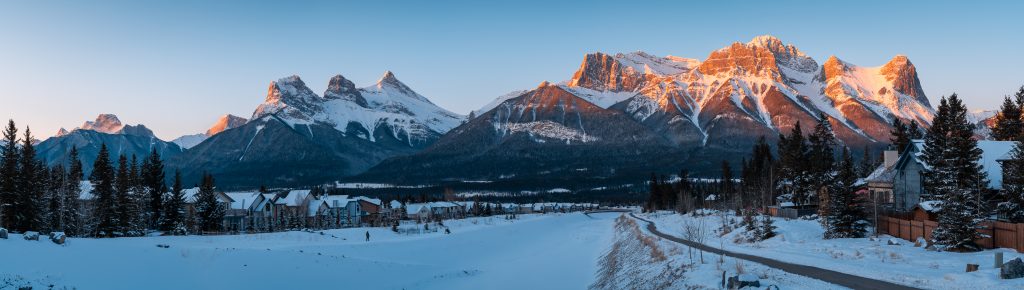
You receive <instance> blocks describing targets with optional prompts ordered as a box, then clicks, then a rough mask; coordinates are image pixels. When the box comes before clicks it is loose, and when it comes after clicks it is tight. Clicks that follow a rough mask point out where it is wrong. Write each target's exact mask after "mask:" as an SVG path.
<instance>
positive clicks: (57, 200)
mask: <svg viewBox="0 0 1024 290" xmlns="http://www.w3.org/2000/svg"><path fill="white" fill-rule="evenodd" d="M49 176H50V178H49V179H48V181H49V182H48V184H47V191H46V217H47V219H46V223H47V229H48V230H50V231H55V232H63V231H64V223H65V220H66V219H67V218H66V217H65V216H64V214H65V213H66V211H65V210H64V201H65V198H64V195H65V194H66V193H67V192H66V191H65V188H66V185H67V181H66V180H65V179H66V178H67V173H66V172H64V166H61V165H57V166H54V167H53V168H52V169H50V174H49Z"/></svg>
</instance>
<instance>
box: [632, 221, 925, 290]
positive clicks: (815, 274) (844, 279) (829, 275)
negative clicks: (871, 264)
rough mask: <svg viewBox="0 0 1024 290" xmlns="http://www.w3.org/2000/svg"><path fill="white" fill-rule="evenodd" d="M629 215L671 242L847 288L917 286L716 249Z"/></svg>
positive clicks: (907, 287) (906, 287)
mask: <svg viewBox="0 0 1024 290" xmlns="http://www.w3.org/2000/svg"><path fill="white" fill-rule="evenodd" d="M629 215H630V216H632V217H633V218H635V219H638V220H641V221H644V222H647V230H648V231H650V232H651V233H653V234H654V235H657V236H659V237H662V238H664V239H667V240H670V241H673V242H677V243H680V244H684V245H687V246H690V247H694V248H698V249H701V250H704V251H705V252H710V253H715V254H720V255H725V256H729V257H733V258H737V259H743V260H747V261H751V262H754V263H759V264H762V265H765V266H768V267H772V268H775V269H779V270H782V271H786V272H789V273H793V274H796V275H800V276H805V277H809V278H813V279H818V280H821V281H825V282H828V283H832V284H836V285H839V286H843V287H849V288H852V289H918V288H913V287H909V286H904V285H900V284H893V283H890V282H886V281H881V280H875V279H869V278H864V277H861V276H854V275H850V274H846V273H841V272H836V271H832V270H826V269H822V268H818V267H812V266H807V265H799V264H792V263H786V262H782V261H779V260H774V259H769V258H765V257H761V256H754V255H749V254H741V253H736V252H730V251H726V250H722V249H718V248H714V247H709V246H707V245H703V244H698V243H696V242H692V241H689V240H685V239H682V238H679V237H676V236H673V235H669V234H666V233H662V232H660V231H658V227H657V226H655V225H654V222H651V221H649V220H647V219H644V218H641V217H638V216H636V215H634V214H633V213H630V214H629Z"/></svg>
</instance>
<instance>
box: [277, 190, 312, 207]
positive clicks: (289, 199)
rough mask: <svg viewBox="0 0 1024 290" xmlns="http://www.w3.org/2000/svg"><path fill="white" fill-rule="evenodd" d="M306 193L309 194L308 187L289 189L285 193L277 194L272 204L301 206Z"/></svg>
mask: <svg viewBox="0 0 1024 290" xmlns="http://www.w3.org/2000/svg"><path fill="white" fill-rule="evenodd" d="M307 195H309V190H308V189H302V190H292V191H289V192H288V193H287V195H284V196H279V197H278V198H277V200H276V201H274V204H276V205H284V206H301V205H302V200H304V199H306V196H307Z"/></svg>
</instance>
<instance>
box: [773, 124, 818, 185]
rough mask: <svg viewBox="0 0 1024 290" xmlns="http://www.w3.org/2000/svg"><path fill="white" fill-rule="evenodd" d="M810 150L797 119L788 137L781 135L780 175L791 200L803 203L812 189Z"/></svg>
mask: <svg viewBox="0 0 1024 290" xmlns="http://www.w3.org/2000/svg"><path fill="white" fill-rule="evenodd" d="M808 158H809V151H808V145H807V141H806V140H805V139H804V135H803V131H802V130H801V128H800V122H799V121H797V122H796V125H794V126H793V130H792V132H791V133H790V135H789V136H788V137H787V136H785V135H782V134H780V135H779V176H780V178H781V179H782V181H783V182H782V184H783V186H784V187H785V188H784V190H785V192H787V194H788V195H789V200H790V201H792V202H793V203H796V204H802V202H803V201H804V197H805V195H806V194H807V192H808V191H810V190H811V189H810V188H811V187H812V186H811V183H810V177H809V171H808V170H809V166H808V162H807V160H808Z"/></svg>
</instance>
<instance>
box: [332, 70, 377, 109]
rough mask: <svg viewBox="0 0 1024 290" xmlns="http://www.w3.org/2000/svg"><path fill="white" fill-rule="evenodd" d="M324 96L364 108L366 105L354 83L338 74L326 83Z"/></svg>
mask: <svg viewBox="0 0 1024 290" xmlns="http://www.w3.org/2000/svg"><path fill="white" fill-rule="evenodd" d="M392 78H393V77H392ZM324 98H325V99H328V100H348V101H351V102H353V103H356V104H357V105H359V106H361V107H364V108H365V107H367V106H368V104H367V103H366V99H365V98H363V96H362V94H360V93H359V89H356V85H355V84H354V83H352V81H350V80H348V79H346V78H345V77H343V76H341V75H340V74H338V75H335V76H334V77H332V78H331V81H330V82H328V83H327V90H326V91H324Z"/></svg>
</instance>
